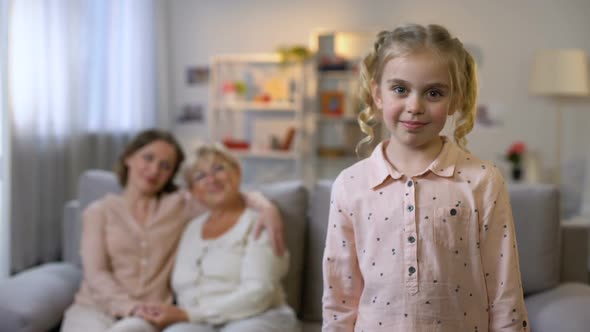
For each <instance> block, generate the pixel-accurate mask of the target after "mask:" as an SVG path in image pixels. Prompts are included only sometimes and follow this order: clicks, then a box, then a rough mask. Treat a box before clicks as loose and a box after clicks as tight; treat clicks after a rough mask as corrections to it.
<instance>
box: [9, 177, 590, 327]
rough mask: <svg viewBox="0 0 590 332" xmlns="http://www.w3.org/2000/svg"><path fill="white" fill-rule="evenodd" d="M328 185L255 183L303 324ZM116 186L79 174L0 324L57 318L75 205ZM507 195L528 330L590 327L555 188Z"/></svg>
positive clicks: (66, 291)
mask: <svg viewBox="0 0 590 332" xmlns="http://www.w3.org/2000/svg"><path fill="white" fill-rule="evenodd" d="M330 187H331V182H330V181H320V182H318V183H317V184H316V185H315V187H314V188H313V190H311V191H310V190H308V189H306V188H305V187H304V186H302V185H301V184H300V183H298V182H282V183H276V184H272V185H265V186H262V187H260V188H258V189H259V190H260V191H262V192H263V193H264V194H265V195H267V196H268V197H270V198H271V199H272V200H273V201H274V202H275V203H276V204H277V205H278V206H279V209H280V210H281V213H282V215H283V218H284V222H285V232H286V239H287V245H288V247H289V249H290V251H291V255H292V259H291V269H290V273H289V275H288V277H287V278H286V280H285V287H286V290H287V294H288V301H289V303H290V304H291V306H293V308H294V309H295V310H296V311H297V313H298V316H299V318H300V320H301V322H302V325H303V331H306V332H314V331H320V330H321V294H322V272H321V269H322V266H321V260H322V251H323V247H324V241H325V232H326V223H327V219H328V204H329V200H330ZM119 190H120V189H119V186H118V185H117V183H116V180H115V177H114V175H113V174H112V173H109V172H104V171H97V170H92V171H87V172H86V173H84V174H83V175H82V177H81V179H80V182H79V188H78V192H79V193H78V198H77V199H76V200H74V201H71V202H69V203H68V204H67V205H66V207H65V211H64V225H63V262H57V263H48V264H45V265H42V266H39V267H36V268H33V269H30V270H27V271H24V272H21V273H19V274H17V275H15V276H13V277H12V278H9V279H8V280H4V281H2V282H0V331H2V332H4V331H7V332H19V331H28V332H37V331H50V330H52V329H55V328H56V327H57V326H58V325H59V322H60V320H61V317H62V313H63V312H64V310H65V309H66V308H67V306H68V305H69V304H70V303H71V301H72V299H73V296H74V294H75V292H76V290H77V287H78V284H79V281H80V279H81V276H82V273H81V271H80V268H79V266H80V259H79V256H78V248H79V233H80V221H79V214H80V211H81V210H83V209H84V208H85V207H86V206H87V205H88V204H89V203H90V202H92V201H93V200H95V199H97V198H99V197H101V196H103V195H104V194H105V193H106V192H111V191H119ZM510 196H511V201H512V207H513V210H514V217H515V223H516V230H517V236H518V243H519V253H520V262H521V269H522V279H523V280H522V281H523V287H524V291H525V295H526V304H527V308H528V311H529V316H530V317H529V318H530V323H531V330H532V331H534V332H556V331H559V332H578V331H579V332H581V331H590V286H586V285H583V284H575V283H560V223H559V218H558V203H557V202H558V195H557V192H556V190H555V189H554V188H553V187H551V186H545V185H537V186H527V185H512V186H511V187H510Z"/></svg>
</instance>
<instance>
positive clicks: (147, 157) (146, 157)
mask: <svg viewBox="0 0 590 332" xmlns="http://www.w3.org/2000/svg"><path fill="white" fill-rule="evenodd" d="M143 160H145V161H152V160H154V155H153V154H151V153H146V154H144V155H143Z"/></svg>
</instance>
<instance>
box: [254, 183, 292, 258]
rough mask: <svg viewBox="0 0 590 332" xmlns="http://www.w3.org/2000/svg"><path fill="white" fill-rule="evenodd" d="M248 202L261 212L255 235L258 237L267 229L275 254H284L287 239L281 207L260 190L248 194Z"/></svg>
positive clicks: (255, 227)
mask: <svg viewBox="0 0 590 332" xmlns="http://www.w3.org/2000/svg"><path fill="white" fill-rule="evenodd" d="M246 203H247V205H249V206H251V207H253V208H254V209H256V210H258V212H259V213H260V218H259V219H258V221H257V222H256V225H255V226H254V237H255V238H256V239H258V237H259V236H260V234H261V233H262V231H263V230H264V229H266V231H267V232H268V233H269V235H270V238H271V242H272V247H273V250H274V252H275V254H276V255H277V256H283V254H284V253H285V240H284V239H283V220H282V219H281V213H280V212H279V209H277V207H276V206H275V205H274V204H273V203H272V202H271V201H269V200H268V199H267V198H266V197H264V196H263V195H262V194H261V193H259V192H250V193H248V194H246Z"/></svg>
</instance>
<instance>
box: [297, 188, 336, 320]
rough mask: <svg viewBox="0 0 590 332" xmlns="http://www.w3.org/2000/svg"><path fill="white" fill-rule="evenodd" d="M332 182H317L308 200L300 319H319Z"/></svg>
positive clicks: (320, 317)
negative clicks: (308, 211)
mask: <svg viewBox="0 0 590 332" xmlns="http://www.w3.org/2000/svg"><path fill="white" fill-rule="evenodd" d="M331 189H332V181H329V180H323V181H319V182H318V183H317V184H316V185H315V188H314V190H313V193H312V195H311V203H310V214H309V225H308V229H307V233H306V235H305V243H306V252H305V275H304V281H303V299H302V306H303V312H302V314H303V316H302V318H303V320H305V321H312V322H321V321H322V292H323V279H322V257H323V255H324V246H325V242H326V230H327V226H328V214H329V208H330V191H331Z"/></svg>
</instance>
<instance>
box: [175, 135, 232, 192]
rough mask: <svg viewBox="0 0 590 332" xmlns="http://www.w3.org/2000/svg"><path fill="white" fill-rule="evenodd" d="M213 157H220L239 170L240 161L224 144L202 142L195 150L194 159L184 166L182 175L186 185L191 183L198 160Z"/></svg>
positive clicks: (188, 185)
mask: <svg viewBox="0 0 590 332" xmlns="http://www.w3.org/2000/svg"><path fill="white" fill-rule="evenodd" d="M214 157H220V158H221V159H223V160H224V161H226V162H227V163H228V164H230V165H231V166H232V167H235V169H236V170H238V171H240V170H241V166H240V162H239V161H238V159H237V158H236V157H235V156H234V155H233V154H231V152H230V151H229V150H228V149H227V148H225V146H223V145H222V144H220V143H211V144H203V145H201V146H200V147H198V148H197V150H196V151H195V154H194V159H193V160H192V161H191V162H189V163H188V165H187V166H186V167H185V168H184V171H183V175H184V181H185V183H186V185H187V187H190V186H191V185H192V176H193V173H194V172H195V169H196V167H197V164H198V163H199V161H201V160H205V159H209V158H214Z"/></svg>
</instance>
